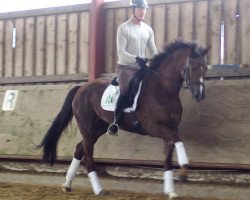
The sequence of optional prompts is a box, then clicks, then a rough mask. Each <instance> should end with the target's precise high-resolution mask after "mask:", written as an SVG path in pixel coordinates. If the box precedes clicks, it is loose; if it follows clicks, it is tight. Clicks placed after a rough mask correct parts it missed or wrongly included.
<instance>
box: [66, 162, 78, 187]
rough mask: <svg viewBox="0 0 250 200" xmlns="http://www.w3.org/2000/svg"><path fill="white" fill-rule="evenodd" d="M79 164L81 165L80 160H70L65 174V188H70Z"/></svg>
mask: <svg viewBox="0 0 250 200" xmlns="http://www.w3.org/2000/svg"><path fill="white" fill-rule="evenodd" d="M80 164H81V160H77V159H75V158H73V159H72V161H71V164H70V166H69V169H68V171H67V174H66V182H65V184H64V185H65V186H66V187H68V188H71V183H72V181H73V179H74V177H75V175H76V173H77V171H78V168H79V166H80Z"/></svg>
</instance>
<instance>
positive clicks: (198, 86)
mask: <svg viewBox="0 0 250 200" xmlns="http://www.w3.org/2000/svg"><path fill="white" fill-rule="evenodd" d="M208 51H209V48H206V49H204V48H202V47H198V46H197V44H195V43H192V46H191V48H190V54H189V56H188V57H187V61H186V64H185V65H184V67H183V70H182V77H183V79H184V87H186V88H187V89H189V91H190V92H191V93H192V97H193V99H194V100H195V101H197V102H199V101H201V100H202V99H203V98H204V97H205V82H204V76H205V72H206V71H207V59H206V55H207V53H208Z"/></svg>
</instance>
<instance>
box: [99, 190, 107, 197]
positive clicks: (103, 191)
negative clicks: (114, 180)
mask: <svg viewBox="0 0 250 200" xmlns="http://www.w3.org/2000/svg"><path fill="white" fill-rule="evenodd" d="M107 195H110V193H109V192H108V191H107V190H102V191H101V192H100V193H99V194H98V196H107Z"/></svg>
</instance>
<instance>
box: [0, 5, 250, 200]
mask: <svg viewBox="0 0 250 200" xmlns="http://www.w3.org/2000/svg"><path fill="white" fill-rule="evenodd" d="M148 4H149V8H148V9H147V15H146V19H145V22H146V23H147V24H148V25H150V26H151V27H152V29H153V30H154V36H155V43H156V46H157V49H158V50H159V51H160V52H161V51H162V50H163V47H164V45H165V44H169V43H171V42H173V41H175V40H176V39H180V38H181V39H183V40H185V41H196V42H197V43H198V44H199V45H200V46H202V47H204V48H206V47H210V51H209V53H208V56H207V61H208V65H207V67H208V70H207V72H206V75H205V91H206V95H205V98H204V100H203V101H201V102H195V101H194V100H193V99H192V95H191V94H190V92H189V91H188V90H185V89H181V92H180V97H181V102H182V107H183V114H182V119H181V123H180V126H179V129H178V134H180V137H181V138H182V141H183V143H184V145H185V148H186V152H187V155H188V158H189V163H190V164H189V165H188V169H189V171H188V172H189V173H188V178H187V180H185V181H183V180H181V179H180V176H179V175H180V173H181V170H180V167H179V165H178V162H177V159H178V158H177V157H178V156H177V153H176V152H175V151H174V158H173V166H174V185H175V190H176V193H178V195H179V197H177V198H173V199H178V200H179V199H181V200H249V199H250V173H249V172H250V92H249V91H250V23H249V21H248V20H249V19H250V12H249V10H250V1H249V0H148ZM130 17H131V9H130V8H129V0H120V1H112V2H104V1H103V0H93V1H92V3H84V4H80V5H70V6H62V7H53V8H43V9H34V10H27V11H16V12H8V13H0V101H1V104H2V109H1V111H0V200H16V199H18V200H30V199H32V200H33V199H34V200H35V199H37V200H38V199H39V200H40V199H44V200H56V199H60V200H64V199H65V200H66V199H67V200H68V199H72V200H73V199H79V200H95V199H96V200H97V199H98V200H160V199H161V200H162V199H169V197H168V196H167V195H166V194H164V189H163V188H164V181H163V173H164V169H163V164H164V161H165V156H164V143H163V140H162V139H160V138H155V137H150V136H143V135H139V134H134V133H132V132H127V131H123V130H120V131H119V134H118V136H116V137H115V136H112V135H108V134H104V135H103V136H102V137H100V139H99V140H98V141H97V143H96V145H95V149H94V159H95V164H96V169H97V170H96V171H97V174H98V176H99V178H100V182H101V184H102V186H103V188H105V191H106V192H105V194H102V195H95V194H94V192H93V190H92V188H91V183H90V180H89V178H88V173H87V171H86V169H85V167H84V158H83V159H82V162H81V166H80V168H79V170H78V172H77V174H76V176H75V179H74V181H73V182H72V188H71V189H72V190H71V192H63V191H62V184H63V183H64V182H65V175H66V172H67V169H68V167H69V165H70V163H71V160H72V158H73V156H74V152H75V148H76V144H77V143H79V142H80V141H81V140H82V136H81V134H80V131H79V129H78V126H77V124H76V121H75V118H73V120H72V123H71V124H70V125H69V126H68V128H67V129H66V130H65V131H64V132H63V134H62V136H61V138H60V141H59V142H58V146H57V158H56V162H55V164H54V165H53V166H50V165H49V164H47V163H44V162H42V158H43V151H42V149H40V148H37V146H38V145H39V144H40V143H41V141H42V140H43V138H44V136H45V134H46V132H47V130H48V129H49V128H50V126H51V123H52V121H53V120H54V119H55V117H56V116H57V114H58V112H59V111H60V109H61V107H62V105H63V103H64V100H65V98H66V95H67V94H68V92H69V91H70V89H71V88H72V87H73V86H75V85H85V84H87V83H88V82H90V81H93V80H94V79H96V78H106V79H110V80H112V79H113V78H114V77H115V76H116V65H117V52H116V31H117V28H118V26H119V25H120V24H121V23H123V22H124V21H125V20H127V19H128V18H130ZM147 53H148V52H147ZM159 90H161V88H159Z"/></svg>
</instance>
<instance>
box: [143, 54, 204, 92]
mask: <svg viewBox="0 0 250 200" xmlns="http://www.w3.org/2000/svg"><path fill="white" fill-rule="evenodd" d="M203 59H204V63H202V62H199V61H197V60H195V59H193V58H190V57H188V58H187V61H186V63H185V65H184V67H183V70H182V71H183V73H182V74H183V75H182V77H183V79H184V81H183V83H182V84H180V83H179V82H178V81H176V80H174V79H170V78H168V77H166V76H164V75H163V74H160V73H158V72H156V71H155V70H152V69H150V68H148V69H149V71H150V72H152V73H154V74H156V75H157V76H159V77H160V78H163V79H164V80H167V81H172V82H175V84H176V85H177V86H178V87H180V88H181V87H182V88H184V89H188V90H190V89H191V87H192V86H194V85H200V86H203V87H204V82H202V81H200V80H199V81H191V80H190V76H189V70H190V62H193V63H197V64H199V65H207V60H206V59H205V58H203Z"/></svg>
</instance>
